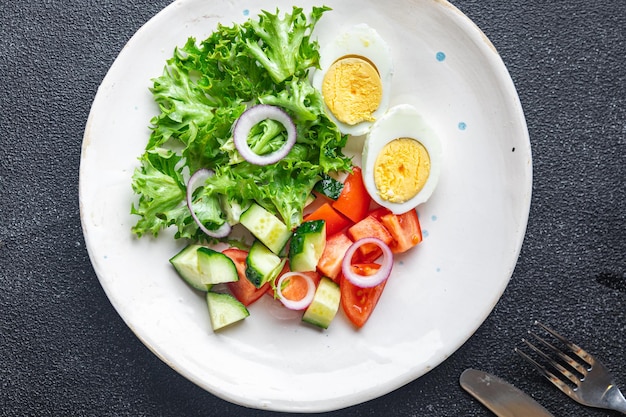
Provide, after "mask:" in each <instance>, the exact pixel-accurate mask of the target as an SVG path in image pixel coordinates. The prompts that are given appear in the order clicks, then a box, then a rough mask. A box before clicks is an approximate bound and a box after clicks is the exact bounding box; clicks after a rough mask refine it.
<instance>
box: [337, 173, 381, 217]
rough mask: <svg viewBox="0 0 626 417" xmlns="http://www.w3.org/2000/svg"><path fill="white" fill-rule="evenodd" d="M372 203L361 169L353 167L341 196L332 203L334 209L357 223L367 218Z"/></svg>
mask: <svg viewBox="0 0 626 417" xmlns="http://www.w3.org/2000/svg"><path fill="white" fill-rule="evenodd" d="M371 202H372V197H370V195H369V194H368V193H367V189H366V188H365V184H364V183H363V176H362V175H361V168H359V167H353V168H352V172H351V173H350V174H349V175H348V177H347V178H346V180H345V182H344V185H343V190H341V194H339V197H338V198H337V200H336V201H335V202H333V203H332V205H333V208H334V209H335V210H337V211H338V212H340V213H341V214H343V215H344V216H346V217H347V218H349V219H350V220H352V221H353V222H354V223H356V222H358V221H360V220H362V219H363V218H364V217H365V216H367V212H368V211H369V208H370V204H371Z"/></svg>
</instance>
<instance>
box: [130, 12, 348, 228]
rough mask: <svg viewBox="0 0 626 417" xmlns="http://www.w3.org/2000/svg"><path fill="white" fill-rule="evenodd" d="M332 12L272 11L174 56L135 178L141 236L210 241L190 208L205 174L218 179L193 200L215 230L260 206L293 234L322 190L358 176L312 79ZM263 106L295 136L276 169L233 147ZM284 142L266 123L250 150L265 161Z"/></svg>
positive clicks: (157, 84)
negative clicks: (192, 183)
mask: <svg viewBox="0 0 626 417" xmlns="http://www.w3.org/2000/svg"><path fill="white" fill-rule="evenodd" d="M328 10H329V9H328V8H326V7H314V8H313V9H312V11H311V13H310V15H309V16H306V15H305V13H304V12H303V9H301V8H298V7H294V8H293V10H292V12H291V13H287V14H284V15H283V16H282V17H281V16H279V12H278V11H276V13H275V14H272V13H269V12H266V11H264V12H262V14H261V15H260V16H259V17H258V19H256V20H252V19H250V20H248V21H247V22H245V23H242V24H233V25H232V26H224V25H219V26H218V27H217V29H216V30H215V31H214V32H213V33H212V34H211V35H210V36H209V37H208V38H207V39H205V40H203V41H201V42H197V41H196V39H194V38H189V39H188V40H187V42H186V43H185V44H184V45H183V46H181V47H177V48H176V49H175V50H174V53H173V56H172V57H171V58H170V59H168V60H167V62H166V64H165V66H164V69H163V73H162V75H161V76H159V77H157V78H155V79H154V80H153V85H152V88H151V92H152V95H153V97H154V100H155V102H156V103H157V105H158V107H159V110H160V112H159V114H157V115H156V116H155V117H153V118H152V120H151V121H150V124H151V126H150V127H151V134H150V138H149V140H148V143H147V145H146V148H145V152H144V154H143V155H142V156H141V157H140V158H139V161H140V166H139V167H138V168H137V169H136V170H135V172H134V174H133V178H132V188H133V191H134V192H135V194H136V195H137V196H138V199H137V201H136V203H134V204H132V206H131V213H132V214H135V215H137V216H139V220H138V221H137V223H136V225H135V226H134V227H133V228H132V232H133V233H134V234H136V235H137V236H139V237H141V236H143V235H145V234H150V235H153V236H157V235H158V234H159V232H160V231H161V230H162V229H164V228H167V227H170V226H173V227H176V228H177V232H176V237H177V238H189V239H195V240H202V239H204V238H205V236H204V235H203V233H202V232H201V231H200V230H199V228H198V227H197V225H196V224H195V222H194V221H193V220H192V217H191V213H190V212H189V210H188V208H187V205H186V183H185V180H184V179H185V178H188V177H189V175H191V174H192V173H193V172H195V171H197V170H198V169H202V168H209V169H211V170H213V171H214V172H215V175H213V176H212V177H210V178H209V179H207V181H206V182H205V184H204V185H203V186H202V187H200V188H199V189H198V190H196V192H195V193H194V196H193V207H194V211H195V212H196V214H197V215H198V217H199V218H200V220H201V221H202V223H203V224H204V225H205V226H206V227H207V228H209V229H218V228H219V227H220V226H222V225H223V224H224V222H229V223H231V224H233V223H236V221H237V218H238V216H237V213H239V212H240V211H241V210H242V209H243V208H245V207H247V206H248V205H249V204H250V203H251V202H253V201H254V202H256V203H258V204H260V205H261V206H263V207H265V208H266V209H267V210H269V211H270V212H272V213H274V214H276V215H278V216H280V217H281V218H282V219H283V221H284V222H285V223H286V225H287V226H288V227H289V228H294V227H296V226H298V225H299V224H300V223H301V222H302V212H303V209H304V205H305V204H306V201H307V199H308V198H309V196H310V194H311V192H312V190H313V187H314V186H315V184H316V183H318V182H319V181H320V180H321V179H322V178H323V177H326V176H327V175H328V174H329V173H333V172H335V173H336V172H343V171H347V170H350V169H351V167H352V162H351V160H350V158H348V157H346V156H345V155H344V154H343V152H342V149H343V147H344V146H345V144H346V140H347V136H345V135H342V134H341V132H340V131H339V130H338V128H337V127H336V125H335V124H334V123H333V122H332V121H330V120H329V119H328V117H327V116H326V114H325V112H324V107H323V101H322V98H321V96H320V93H319V92H318V91H317V90H315V89H314V88H313V87H312V86H311V85H310V83H309V80H308V79H309V71H310V70H311V69H313V68H316V67H318V65H319V64H318V62H319V52H318V44H317V42H316V41H314V40H312V39H311V34H312V32H313V29H314V27H315V24H316V23H317V22H318V21H319V19H320V18H321V17H322V15H323V13H325V12H326V11H328ZM259 103H264V104H271V105H275V106H279V107H281V108H282V109H283V110H285V111H286V112H287V113H288V114H289V115H290V116H291V118H292V120H293V121H294V123H295V124H296V128H297V140H296V144H295V145H294V147H293V148H292V149H291V151H290V152H289V154H288V155H287V156H286V157H285V158H283V159H282V160H280V161H278V162H277V163H275V164H272V165H268V166H257V165H253V164H250V163H249V162H247V161H245V160H244V159H243V158H242V157H241V156H240V155H239V154H238V152H237V150H236V149H235V147H234V145H233V139H232V127H233V124H234V123H235V121H236V120H237V118H238V117H239V116H240V115H241V114H242V113H243V112H244V111H245V110H246V109H247V108H248V107H250V106H253V105H255V104H259ZM285 139H286V132H285V130H284V129H283V127H282V125H280V124H278V123H275V122H272V121H269V120H268V121H265V122H262V123H259V124H258V125H256V126H255V127H254V128H253V130H252V132H251V133H250V136H249V140H248V141H249V144H250V147H251V148H252V149H253V150H254V151H255V152H257V153H259V154H263V153H267V152H271V151H273V150H274V149H276V148H278V147H280V146H281V144H282V143H283V142H284V141H285Z"/></svg>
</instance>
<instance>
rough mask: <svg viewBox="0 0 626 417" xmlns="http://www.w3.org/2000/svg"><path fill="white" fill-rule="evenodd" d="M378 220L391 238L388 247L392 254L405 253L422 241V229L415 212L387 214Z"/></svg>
mask: <svg viewBox="0 0 626 417" xmlns="http://www.w3.org/2000/svg"><path fill="white" fill-rule="evenodd" d="M380 220H381V222H382V224H383V225H384V226H385V227H386V228H387V230H388V231H389V233H390V234H391V236H393V242H391V245H389V246H390V248H391V251H392V252H393V253H402V252H406V251H407V250H409V249H411V248H412V247H413V246H415V245H417V244H418V243H420V242H421V241H422V228H421V227H420V221H419V218H418V216H417V212H416V211H415V210H409V211H407V212H406V213H403V214H392V213H389V214H386V215H384V216H382V217H381V219H380Z"/></svg>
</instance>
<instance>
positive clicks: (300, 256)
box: [289, 220, 326, 272]
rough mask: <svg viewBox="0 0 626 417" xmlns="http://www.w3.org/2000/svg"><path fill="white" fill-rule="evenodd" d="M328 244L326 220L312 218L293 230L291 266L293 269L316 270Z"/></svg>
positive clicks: (300, 270) (290, 253)
mask: <svg viewBox="0 0 626 417" xmlns="http://www.w3.org/2000/svg"><path fill="white" fill-rule="evenodd" d="M325 246H326V222H325V221H324V220H312V221H308V222H304V223H302V224H301V225H300V226H298V228H297V229H296V230H295V231H294V232H293V236H292V237H291V242H290V243H289V267H290V268H291V270H292V271H299V272H306V271H315V269H316V267H317V263H318V261H319V260H320V258H321V257H322V253H323V252H324V247H325Z"/></svg>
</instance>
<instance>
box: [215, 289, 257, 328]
mask: <svg viewBox="0 0 626 417" xmlns="http://www.w3.org/2000/svg"><path fill="white" fill-rule="evenodd" d="M206 302H207V306H208V308H209V318H210V319H211V326H212V327H213V330H219V329H221V328H223V327H226V326H228V325H230V324H233V323H236V322H238V321H240V320H243V319H245V318H246V317H248V316H249V315H250V312H249V311H248V309H247V308H246V306H244V305H243V304H242V303H241V302H240V301H239V300H237V299H236V298H235V297H233V296H232V295H230V294H227V293H217V292H212V291H209V292H207V294H206Z"/></svg>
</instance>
